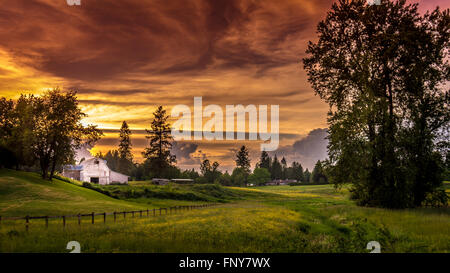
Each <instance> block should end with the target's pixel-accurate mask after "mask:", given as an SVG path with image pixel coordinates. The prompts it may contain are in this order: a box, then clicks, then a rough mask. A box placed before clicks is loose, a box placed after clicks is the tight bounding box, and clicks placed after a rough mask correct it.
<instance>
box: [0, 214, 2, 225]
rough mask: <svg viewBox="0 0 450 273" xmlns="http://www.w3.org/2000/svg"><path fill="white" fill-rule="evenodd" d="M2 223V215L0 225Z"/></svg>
mask: <svg viewBox="0 0 450 273" xmlns="http://www.w3.org/2000/svg"><path fill="white" fill-rule="evenodd" d="M1 223H2V216H1V215H0V224H1Z"/></svg>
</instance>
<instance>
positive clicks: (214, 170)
mask: <svg viewBox="0 0 450 273" xmlns="http://www.w3.org/2000/svg"><path fill="white" fill-rule="evenodd" d="M218 168H219V163H218V162H217V161H215V162H214V163H212V164H211V162H210V161H209V160H208V159H205V160H203V162H202V164H201V165H200V172H201V173H202V175H203V177H204V178H205V181H206V183H214V181H216V179H218V178H219V177H220V176H221V175H222V174H221V173H220V171H219V170H218Z"/></svg>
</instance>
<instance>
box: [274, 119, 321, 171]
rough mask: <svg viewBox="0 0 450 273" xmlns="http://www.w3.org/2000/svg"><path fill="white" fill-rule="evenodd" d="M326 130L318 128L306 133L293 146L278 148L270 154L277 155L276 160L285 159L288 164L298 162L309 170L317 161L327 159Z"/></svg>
mask: <svg viewBox="0 0 450 273" xmlns="http://www.w3.org/2000/svg"><path fill="white" fill-rule="evenodd" d="M327 136H328V132H327V129H325V128H323V129H321V128H318V129H314V130H312V131H311V132H309V133H308V135H307V136H306V137H304V138H302V139H300V140H297V141H295V142H294V144H293V145H286V146H283V147H280V148H279V149H278V150H276V151H274V152H271V155H275V154H276V155H277V157H278V159H281V158H282V157H285V158H286V160H287V161H288V162H290V163H292V162H293V161H297V162H300V163H301V164H302V165H303V167H304V168H308V169H309V170H311V169H312V168H313V167H314V164H315V163H316V162H317V160H324V159H326V158H327V157H328V153H327V145H328V140H327V139H326V137H327Z"/></svg>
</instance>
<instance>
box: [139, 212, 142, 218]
mask: <svg viewBox="0 0 450 273" xmlns="http://www.w3.org/2000/svg"><path fill="white" fill-rule="evenodd" d="M139 217H140V218H142V210H140V211H139Z"/></svg>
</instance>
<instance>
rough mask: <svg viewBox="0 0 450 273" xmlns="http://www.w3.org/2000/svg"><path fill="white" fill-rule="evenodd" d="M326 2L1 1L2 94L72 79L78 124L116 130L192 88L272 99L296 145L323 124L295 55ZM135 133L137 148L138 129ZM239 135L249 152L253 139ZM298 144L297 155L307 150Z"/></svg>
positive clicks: (186, 100) (218, 147) (210, 147)
mask: <svg viewBox="0 0 450 273" xmlns="http://www.w3.org/2000/svg"><path fill="white" fill-rule="evenodd" d="M333 2H334V1H333V0H315V1H311V0H281V1H273V0H214V1H210V0H192V1H162V0H156V1H150V0H149V1H146V0H117V1H112V0H82V5H81V6H68V5H67V4H66V1H65V0H14V1H8V3H4V4H2V5H1V6H0V78H1V81H0V96H6V97H10V98H17V97H18V96H19V94H20V93H21V92H27V93H28V92H31V93H36V94H40V93H42V92H43V91H44V90H46V89H48V88H53V87H56V86H59V87H60V88H62V89H75V90H78V96H79V99H80V103H81V104H80V105H81V107H82V108H83V110H84V111H85V112H86V113H87V114H88V115H89V117H88V118H86V119H85V120H84V122H85V123H93V124H97V125H99V127H101V128H109V129H118V128H119V127H120V124H121V123H122V121H123V120H127V121H128V123H129V125H130V127H131V128H132V129H135V130H138V129H141V130H142V129H144V128H148V127H149V124H150V120H151V118H152V112H153V111H154V110H155V109H156V107H157V106H158V105H164V106H166V107H167V108H168V110H169V112H170V109H171V107H173V106H174V105H177V104H186V105H188V106H192V104H193V97H194V96H203V102H204V105H207V104H217V105H220V106H222V107H224V106H225V105H226V104H234V105H236V104H243V105H248V104H255V105H258V104H263V105H270V104H275V105H279V106H280V130H281V133H282V134H284V135H285V136H287V135H291V136H295V137H285V138H284V139H283V141H282V142H281V145H282V146H283V147H290V146H292V145H294V146H292V148H293V149H294V148H295V147H297V146H298V147H300V146H301V145H302V144H294V141H295V140H296V139H298V137H297V136H301V135H303V136H304V135H306V134H308V132H310V131H311V130H313V129H314V128H324V127H326V111H327V108H328V107H327V105H326V104H325V103H324V102H322V101H321V100H320V99H319V98H318V97H317V96H315V95H314V92H313V90H312V89H311V87H310V86H309V84H308V82H307V80H306V73H305V71H304V70H303V69H302V65H301V58H302V57H303V56H304V54H305V49H306V46H307V42H308V41H310V40H315V39H316V34H315V30H316V26H317V23H318V22H319V21H320V20H322V19H323V18H324V17H325V15H326V12H327V11H328V10H329V8H330V7H331V4H332V3H333ZM419 2H420V10H421V12H424V11H425V10H427V9H432V8H434V7H435V6H436V5H440V6H441V7H442V8H448V7H449V6H450V4H449V3H448V1H446V0H432V1H431V0H426V1H425V0H421V1H419ZM116 141H117V135H116V134H112V133H110V134H108V135H107V136H106V137H105V138H104V139H103V140H102V141H101V142H100V143H99V145H98V146H97V147H95V148H94V149H97V150H106V149H107V148H113V146H114V145H115V143H116ZM135 142H136V146H139V147H143V146H145V139H144V138H143V137H142V136H141V137H136V140H135ZM189 143H191V144H189V145H191V146H188V147H189V148H185V147H183V148H182V149H181V148H180V147H178V146H177V148H180V150H179V151H178V152H179V153H180V162H181V161H183V162H185V163H186V164H187V163H192V164H194V163H197V162H196V161H199V160H200V159H201V158H202V157H205V156H209V157H215V158H217V159H223V158H227V157H230V156H232V151H231V150H230V149H235V148H237V147H238V146H239V145H242V143H240V142H233V143H221V142H214V143H211V142H201V143H195V145H198V147H196V149H195V152H190V151H191V150H192V149H194V146H193V144H192V143H193V142H189ZM248 144H249V145H250V146H251V147H255V149H254V150H252V151H251V152H252V153H253V154H255V155H256V154H257V148H256V147H258V146H259V144H258V143H248ZM230 145H231V146H230ZM233 145H234V146H233ZM295 145H297V146H295ZM299 145H300V146H299ZM225 146H226V147H225ZM205 147H207V148H205ZM283 147H282V148H283ZM282 148H280V149H282ZM185 149H187V150H185ZM252 149H253V148H252ZM298 149H299V150H302V149H303V152H302V153H300V152H299V154H302V156H304V157H307V156H306V155H303V154H304V153H308V152H311V151H306V150H305V149H306V148H301V147H300V148H298ZM200 151H201V152H200ZM178 152H177V153H178ZM186 152H190V153H189V155H190V156H189V157H190V158H189V157H188V156H187V155H186V154H185V153H186ZM280 152H281V150H280ZM136 154H137V155H138V154H139V153H136ZM314 156H315V155H314ZM314 156H311V158H312V157H314ZM192 158H196V159H192ZM228 160H229V159H228ZM223 164H224V165H227V166H228V167H232V165H233V162H232V161H228V162H227V163H223ZM228 167H227V168H228Z"/></svg>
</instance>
